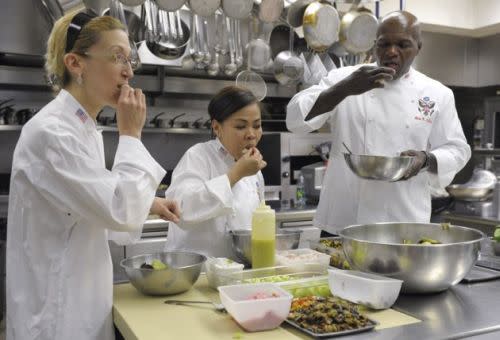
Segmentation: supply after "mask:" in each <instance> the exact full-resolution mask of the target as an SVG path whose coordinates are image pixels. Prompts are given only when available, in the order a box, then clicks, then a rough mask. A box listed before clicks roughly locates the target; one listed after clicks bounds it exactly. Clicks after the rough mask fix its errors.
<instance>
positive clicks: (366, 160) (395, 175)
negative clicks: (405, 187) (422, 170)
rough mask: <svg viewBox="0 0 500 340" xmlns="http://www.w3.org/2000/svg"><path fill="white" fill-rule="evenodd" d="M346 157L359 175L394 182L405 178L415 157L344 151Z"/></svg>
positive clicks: (352, 169) (353, 170) (351, 167)
mask: <svg viewBox="0 0 500 340" xmlns="http://www.w3.org/2000/svg"><path fill="white" fill-rule="evenodd" d="M344 159H345V161H346V163H347V165H348V166H349V168H350V169H351V171H352V172H353V173H354V174H356V175H357V176H358V177H361V178H364V179H371V180H378V181H388V182H394V181H399V180H400V179H401V178H403V176H404V174H405V173H406V171H407V170H408V168H409V167H410V166H411V163H412V161H413V159H414V157H410V156H401V157H385V156H370V155H355V154H350V153H344Z"/></svg>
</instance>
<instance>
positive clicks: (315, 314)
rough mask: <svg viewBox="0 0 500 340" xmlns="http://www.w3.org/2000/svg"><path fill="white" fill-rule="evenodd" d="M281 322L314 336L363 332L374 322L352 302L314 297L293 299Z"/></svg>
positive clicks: (375, 324)
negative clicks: (284, 318) (286, 315)
mask: <svg viewBox="0 0 500 340" xmlns="http://www.w3.org/2000/svg"><path fill="white" fill-rule="evenodd" d="M285 321H286V322H287V323H288V324H290V325H291V326H293V327H295V328H297V329H299V330H301V331H303V332H304V333H307V334H308V335H310V336H313V337H316V338H326V337H335V336H342V335H347V334H353V333H360V332H366V331H369V330H372V329H374V328H375V326H377V325H378V323H377V322H376V321H373V320H371V319H369V318H367V317H366V316H364V315H363V314H361V313H360V311H359V308H358V305H356V304H353V303H351V302H348V301H345V300H342V299H340V298H337V297H326V298H324V297H318V296H309V297H302V298H294V299H293V300H292V306H291V308H290V312H289V314H288V318H287V319H286V320H285Z"/></svg>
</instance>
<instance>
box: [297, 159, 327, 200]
mask: <svg viewBox="0 0 500 340" xmlns="http://www.w3.org/2000/svg"><path fill="white" fill-rule="evenodd" d="M300 171H301V172H302V176H304V193H305V196H306V202H307V203H308V204H318V202H319V195H320V193H321V187H322V185H323V179H324V177H325V173H326V165H325V163H324V162H317V163H313V164H309V165H306V166H304V167H302V169H300Z"/></svg>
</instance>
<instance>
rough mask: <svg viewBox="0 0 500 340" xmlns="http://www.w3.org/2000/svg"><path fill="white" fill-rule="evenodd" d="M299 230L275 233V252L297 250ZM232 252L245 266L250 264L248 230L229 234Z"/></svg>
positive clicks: (250, 245) (250, 242) (250, 246)
mask: <svg viewBox="0 0 500 340" xmlns="http://www.w3.org/2000/svg"><path fill="white" fill-rule="evenodd" d="M301 233H302V232H301V231H300V230H278V231H276V250H289V249H297V248H298V246H299V241H300V234H301ZM231 238H232V240H233V250H234V252H235V253H236V255H237V256H238V258H239V259H240V260H241V261H243V263H244V264H246V265H251V264H252V232H251V231H250V230H234V231H232V232H231Z"/></svg>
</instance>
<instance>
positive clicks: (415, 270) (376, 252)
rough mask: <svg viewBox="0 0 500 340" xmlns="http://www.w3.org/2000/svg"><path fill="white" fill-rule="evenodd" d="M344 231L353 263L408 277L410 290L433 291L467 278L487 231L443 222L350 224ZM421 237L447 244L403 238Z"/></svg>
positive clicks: (406, 288) (346, 250)
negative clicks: (425, 242)
mask: <svg viewBox="0 0 500 340" xmlns="http://www.w3.org/2000/svg"><path fill="white" fill-rule="evenodd" d="M340 236H341V237H342V242H343V247H344V253H345V255H346V257H347V260H348V261H349V263H350V264H351V266H352V267H353V268H355V269H358V270H361V271H364V272H369V273H377V274H382V275H386V276H389V277H393V278H396V279H400V280H403V281H404V283H403V287H402V291H403V292H406V293H431V292H439V291H443V290H446V289H448V288H449V287H450V286H453V285H455V284H457V283H458V282H460V281H461V280H462V279H463V278H464V276H465V275H466V274H467V273H468V272H469V270H470V269H471V268H472V266H473V265H474V263H475V262H476V260H477V258H478V256H479V250H480V242H481V240H482V239H483V237H484V234H483V233H481V232H480V231H478V230H475V229H471V228H465V227H459V226H449V229H447V228H445V227H443V226H442V225H441V224H425V223H377V224H366V225H355V226H350V227H347V228H345V229H343V230H342V231H341V232H340ZM422 238H431V239H434V240H437V241H440V242H442V244H436V245H421V244H403V240H411V241H413V242H418V240H420V239H422Z"/></svg>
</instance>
